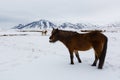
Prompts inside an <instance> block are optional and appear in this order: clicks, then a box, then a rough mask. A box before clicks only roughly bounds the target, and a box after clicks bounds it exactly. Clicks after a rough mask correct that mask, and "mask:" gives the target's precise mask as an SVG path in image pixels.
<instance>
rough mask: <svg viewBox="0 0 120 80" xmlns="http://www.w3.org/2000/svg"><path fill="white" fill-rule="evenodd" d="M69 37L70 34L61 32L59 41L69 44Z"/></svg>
mask: <svg viewBox="0 0 120 80" xmlns="http://www.w3.org/2000/svg"><path fill="white" fill-rule="evenodd" d="M69 37H70V35H68V34H65V32H60V33H59V41H61V42H62V43H63V44H65V45H67V43H68V42H69Z"/></svg>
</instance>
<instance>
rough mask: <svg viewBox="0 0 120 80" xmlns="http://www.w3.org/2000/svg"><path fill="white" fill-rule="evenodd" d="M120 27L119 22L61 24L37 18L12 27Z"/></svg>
mask: <svg viewBox="0 0 120 80" xmlns="http://www.w3.org/2000/svg"><path fill="white" fill-rule="evenodd" d="M118 27H120V23H119V24H118V23H117V24H109V25H105V26H100V25H93V24H90V23H76V24H73V23H69V22H65V23H62V24H55V23H53V22H51V21H48V20H43V19H41V20H39V21H34V22H31V23H28V24H25V25H23V24H19V25H18V26H15V27H13V29H51V28H61V29H65V28H69V29H111V28H112V29H113V28H118Z"/></svg>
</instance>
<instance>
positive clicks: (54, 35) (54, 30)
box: [49, 28, 59, 42]
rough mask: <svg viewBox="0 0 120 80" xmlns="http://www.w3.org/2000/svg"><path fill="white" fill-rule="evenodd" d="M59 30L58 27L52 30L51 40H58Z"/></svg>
mask: <svg viewBox="0 0 120 80" xmlns="http://www.w3.org/2000/svg"><path fill="white" fill-rule="evenodd" d="M58 35H59V30H58V29H54V28H53V30H52V33H51V36H50V37H49V39H50V40H49V42H56V41H57V40H58V38H59V36H58Z"/></svg>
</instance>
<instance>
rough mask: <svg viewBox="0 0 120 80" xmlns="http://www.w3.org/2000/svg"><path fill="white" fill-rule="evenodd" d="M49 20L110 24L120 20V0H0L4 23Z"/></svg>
mask: <svg viewBox="0 0 120 80" xmlns="http://www.w3.org/2000/svg"><path fill="white" fill-rule="evenodd" d="M40 19H47V20H49V21H53V22H56V23H59V22H72V23H79V22H89V23H94V24H107V23H110V22H116V21H117V22H120V0H0V26H1V27H4V28H7V27H12V26H15V25H18V24H20V23H22V24H26V23H29V22H32V21H36V20H40Z"/></svg>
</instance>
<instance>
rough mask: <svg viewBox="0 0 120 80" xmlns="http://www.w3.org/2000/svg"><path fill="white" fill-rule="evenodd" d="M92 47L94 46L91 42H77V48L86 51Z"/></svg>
mask: <svg viewBox="0 0 120 80" xmlns="http://www.w3.org/2000/svg"><path fill="white" fill-rule="evenodd" d="M91 48H92V46H91V44H89V43H84V44H77V46H75V50H80V51H86V50H89V49H91Z"/></svg>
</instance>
